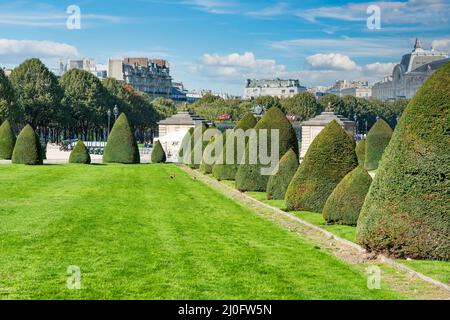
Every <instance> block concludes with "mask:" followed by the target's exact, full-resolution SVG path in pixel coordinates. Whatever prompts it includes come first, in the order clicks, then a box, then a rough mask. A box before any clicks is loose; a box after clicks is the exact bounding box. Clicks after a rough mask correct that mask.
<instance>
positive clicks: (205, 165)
mask: <svg viewBox="0 0 450 320" xmlns="http://www.w3.org/2000/svg"><path fill="white" fill-rule="evenodd" d="M219 134H220V135H222V134H221V133H220V131H219V130H217V134H216V135H215V136H214V137H212V138H211V140H209V142H208V144H207V145H206V147H205V150H204V151H203V158H202V163H201V164H200V171H201V172H203V173H205V174H209V173H212V170H213V164H209V163H210V162H211V159H206V158H207V157H209V155H210V154H211V156H212V157H215V150H214V146H215V145H214V141H215V139H216V137H217V135H219ZM207 160H209V161H207Z"/></svg>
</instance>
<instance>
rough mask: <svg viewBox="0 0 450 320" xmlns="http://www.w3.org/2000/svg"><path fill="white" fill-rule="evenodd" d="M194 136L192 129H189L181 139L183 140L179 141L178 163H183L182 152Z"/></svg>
mask: <svg viewBox="0 0 450 320" xmlns="http://www.w3.org/2000/svg"><path fill="white" fill-rule="evenodd" d="M193 134H194V128H189V130H188V132H186V134H185V135H184V137H183V140H181V145H180V150H178V162H182V163H184V150H185V148H186V146H187V145H188V143H189V142H191V137H192V135H193Z"/></svg>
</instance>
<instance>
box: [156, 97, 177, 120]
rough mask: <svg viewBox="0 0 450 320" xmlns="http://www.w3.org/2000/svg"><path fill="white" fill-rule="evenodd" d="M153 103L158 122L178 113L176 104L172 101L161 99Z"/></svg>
mask: <svg viewBox="0 0 450 320" xmlns="http://www.w3.org/2000/svg"><path fill="white" fill-rule="evenodd" d="M151 103H152V105H153V107H154V108H155V110H156V112H157V115H158V120H159V119H166V118H168V117H170V116H173V115H174V114H175V113H177V106H176V104H175V102H173V101H172V100H170V99H165V98H161V97H159V98H156V99H154V100H153V101H152V102H151Z"/></svg>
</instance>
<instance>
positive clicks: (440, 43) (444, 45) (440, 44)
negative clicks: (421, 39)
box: [431, 39, 450, 52]
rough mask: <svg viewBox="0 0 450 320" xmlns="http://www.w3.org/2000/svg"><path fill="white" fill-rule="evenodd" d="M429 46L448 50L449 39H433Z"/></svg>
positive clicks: (449, 46) (449, 49) (449, 45)
mask: <svg viewBox="0 0 450 320" xmlns="http://www.w3.org/2000/svg"><path fill="white" fill-rule="evenodd" d="M431 46H432V47H433V48H434V49H436V50H440V51H444V52H450V39H438V40H433V41H432V42H431Z"/></svg>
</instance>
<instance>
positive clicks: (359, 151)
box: [355, 140, 366, 167]
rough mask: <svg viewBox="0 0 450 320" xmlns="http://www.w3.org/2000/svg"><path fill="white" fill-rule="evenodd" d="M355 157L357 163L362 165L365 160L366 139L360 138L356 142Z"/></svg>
mask: <svg viewBox="0 0 450 320" xmlns="http://www.w3.org/2000/svg"><path fill="white" fill-rule="evenodd" d="M355 152H356V158H357V159H358V165H359V166H363V167H364V163H365V161H366V140H361V141H360V142H358V143H357V144H356V149H355Z"/></svg>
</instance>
